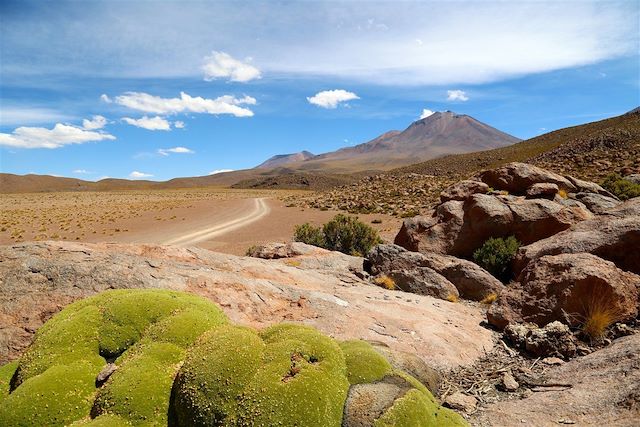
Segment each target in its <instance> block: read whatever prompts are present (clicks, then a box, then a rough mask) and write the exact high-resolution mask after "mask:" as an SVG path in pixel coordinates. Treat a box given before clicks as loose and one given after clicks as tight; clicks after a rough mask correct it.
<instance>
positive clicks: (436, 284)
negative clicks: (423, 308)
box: [386, 267, 460, 301]
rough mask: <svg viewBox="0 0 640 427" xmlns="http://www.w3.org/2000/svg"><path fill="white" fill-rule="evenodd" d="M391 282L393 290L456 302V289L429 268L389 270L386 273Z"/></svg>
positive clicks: (457, 294)
mask: <svg viewBox="0 0 640 427" xmlns="http://www.w3.org/2000/svg"><path fill="white" fill-rule="evenodd" d="M386 276H387V277H390V278H391V280H393V283H394V285H395V288H397V289H400V290H401V291H405V292H411V293H412V294H418V295H429V296H432V297H435V298H439V299H444V300H453V301H455V300H457V299H458V296H459V295H460V294H459V293H458V289H456V287H455V286H454V285H453V283H451V282H450V281H448V280H447V279H445V278H444V277H442V276H441V275H439V274H438V273H436V272H435V271H433V270H432V269H430V268H429V267H414V268H412V269H410V270H391V271H389V272H388V273H386Z"/></svg>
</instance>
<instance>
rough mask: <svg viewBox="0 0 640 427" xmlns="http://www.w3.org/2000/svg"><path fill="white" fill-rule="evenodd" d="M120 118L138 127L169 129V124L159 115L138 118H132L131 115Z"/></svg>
mask: <svg viewBox="0 0 640 427" xmlns="http://www.w3.org/2000/svg"><path fill="white" fill-rule="evenodd" d="M122 120H124V121H125V122H127V123H129V124H130V125H131V126H135V127H139V128H142V129H147V130H171V124H170V123H169V122H168V121H167V120H166V119H163V118H162V117H160V116H156V117H147V116H143V117H141V118H139V119H132V118H131V117H123V118H122Z"/></svg>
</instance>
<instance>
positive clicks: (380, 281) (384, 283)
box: [373, 274, 396, 291]
mask: <svg viewBox="0 0 640 427" xmlns="http://www.w3.org/2000/svg"><path fill="white" fill-rule="evenodd" d="M373 283H375V284H376V285H378V286H380V287H381V288H385V289H389V290H390V291H392V290H394V289H395V288H396V282H395V281H394V280H393V279H392V278H391V277H389V276H387V275H384V274H383V275H382V276H380V277H376V278H375V279H374V280H373Z"/></svg>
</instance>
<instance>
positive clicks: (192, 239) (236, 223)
mask: <svg viewBox="0 0 640 427" xmlns="http://www.w3.org/2000/svg"><path fill="white" fill-rule="evenodd" d="M270 210H271V209H270V208H269V206H268V205H267V203H266V202H265V199H264V198H258V199H253V207H252V208H250V209H249V210H246V211H245V212H244V213H243V214H242V216H240V217H237V218H235V219H231V220H223V221H220V219H218V222H217V223H214V224H212V225H211V226H209V227H206V228H203V229H199V230H196V231H193V232H189V233H186V234H184V235H182V236H179V237H175V238H172V239H169V240H166V241H164V242H162V243H163V244H165V245H176V246H192V245H195V244H196V243H200V242H202V241H205V240H210V239H213V238H214V237H218V236H221V235H223V234H226V233H229V232H230V231H233V230H238V229H240V228H242V227H245V226H247V225H249V224H251V223H253V222H255V221H258V220H259V219H260V218H262V217H264V216H266V215H268V214H269V212H270Z"/></svg>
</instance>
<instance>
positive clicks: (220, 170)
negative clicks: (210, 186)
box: [209, 169, 233, 175]
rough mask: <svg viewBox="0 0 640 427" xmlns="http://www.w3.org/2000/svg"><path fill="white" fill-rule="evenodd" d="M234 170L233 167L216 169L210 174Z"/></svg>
mask: <svg viewBox="0 0 640 427" xmlns="http://www.w3.org/2000/svg"><path fill="white" fill-rule="evenodd" d="M225 172H233V169H216V170H212V171H211V172H209V175H215V174H217V173H225Z"/></svg>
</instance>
